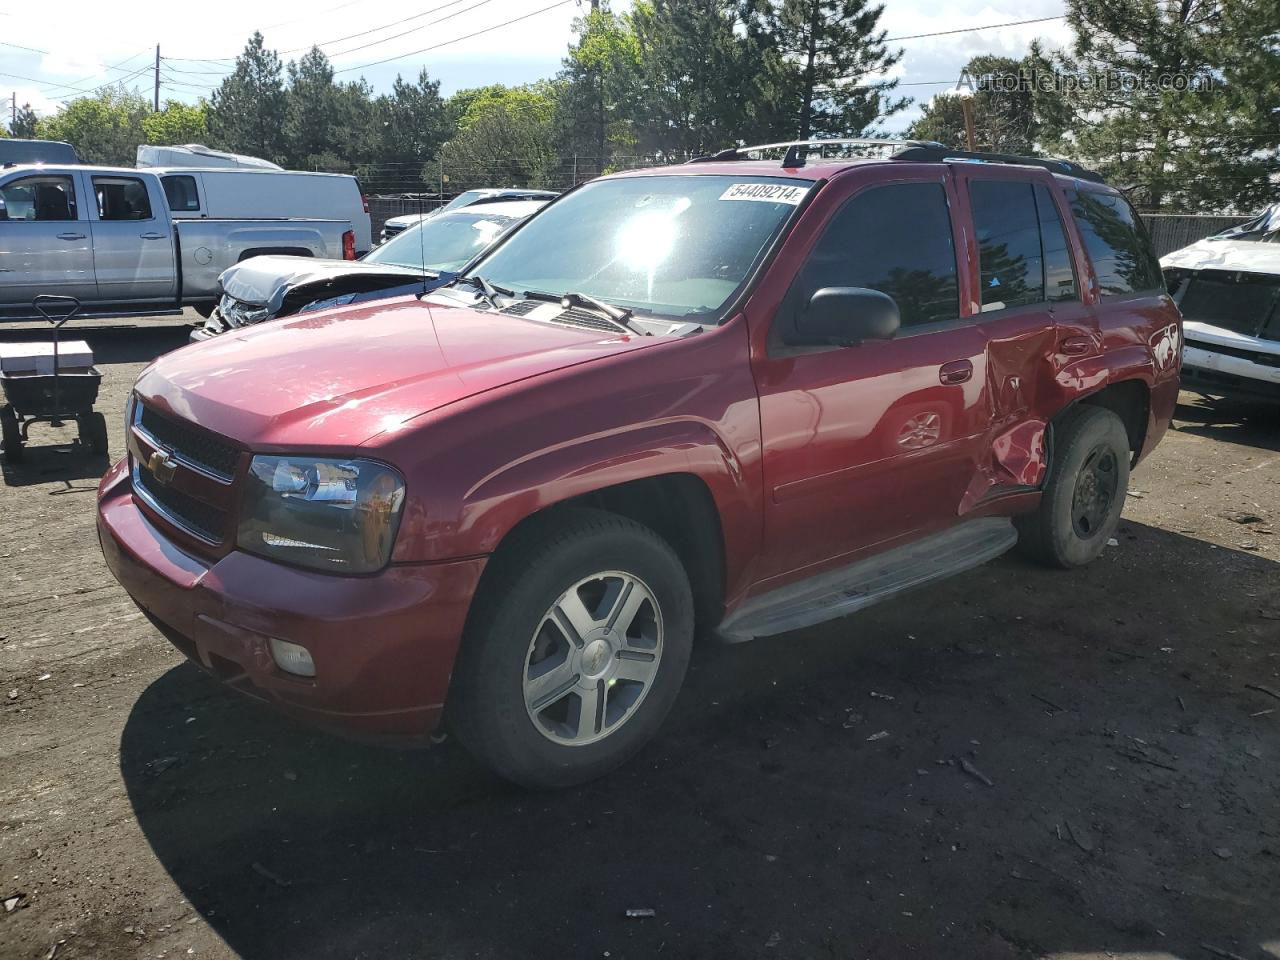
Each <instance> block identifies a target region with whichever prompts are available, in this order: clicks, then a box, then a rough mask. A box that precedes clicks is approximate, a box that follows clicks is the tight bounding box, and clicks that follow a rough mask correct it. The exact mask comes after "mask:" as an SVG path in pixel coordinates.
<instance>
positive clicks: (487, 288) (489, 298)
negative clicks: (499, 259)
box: [445, 273, 515, 310]
mask: <svg viewBox="0 0 1280 960" xmlns="http://www.w3.org/2000/svg"><path fill="white" fill-rule="evenodd" d="M463 284H466V285H467V286H470V287H475V288H476V291H477V292H478V293H479V294H480V298H481V299H482V300H484V302H485V303H487V304H488V305H489V306H490V307H492V308H493V309H494V310H497V309H499V307H498V302H497V301H496V300H495V299H494V297H496V296H498V294H501V295H502V296H504V297H514V296H515V292H514V291H512V290H508V289H507V288H506V287H497V286H494V285H493V284H492V283H490V282H489V281H488V280H486V279H485V278H484V277H482V276H480V274H478V273H473V274H471V275H470V276H467V277H454V278H453V279H452V280H450V281H449V282H448V283H447V284H445V286H449V287H454V286H461V285H463Z"/></svg>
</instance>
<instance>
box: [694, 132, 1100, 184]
mask: <svg viewBox="0 0 1280 960" xmlns="http://www.w3.org/2000/svg"><path fill="white" fill-rule="evenodd" d="M832 147H841V148H843V150H844V152H846V153H850V154H861V155H862V156H864V157H865V156H867V154H869V153H871V152H872V151H878V155H877V156H875V157H868V159H882V160H907V161H914V162H917V163H946V162H948V161H954V162H962V163H997V164H1017V165H1021V166H1031V167H1042V168H1044V169H1045V170H1049V171H1051V172H1053V173H1060V174H1063V175H1064V176H1068V177H1078V178H1080V179H1081V180H1091V181H1093V182H1095V183H1102V182H1104V181H1103V178H1102V175H1101V174H1100V173H1098V172H1096V171H1094V170H1089V169H1088V168H1086V167H1082V166H1080V164H1078V163H1075V162H1073V161H1071V160H1059V159H1057V158H1054V157H1020V156H1016V155H1014V154H1007V153H979V152H974V151H970V150H953V149H951V148H950V147H948V146H945V145H944V144H941V143H937V142H935V141H933V140H887V139H876V138H870V137H849V138H840V139H832V140H787V141H783V142H780V143H762V144H757V145H756V146H751V147H730V148H729V149H728V150H721V151H720V152H719V153H715V154H712V155H711V156H707V157H695V158H694V159H692V160H690V161H689V162H690V163H711V162H715V161H724V160H747V159H751V157H750V155H751V154H754V153H763V152H765V151H766V150H780V149H783V148H786V153H785V154H784V155H783V157H782V166H784V167H803V166H804V165H805V160H806V158H807V157H808V155H809V154H810V153H816V154H818V155H819V156H825V155H826V153H827V150H828V149H830V148H832Z"/></svg>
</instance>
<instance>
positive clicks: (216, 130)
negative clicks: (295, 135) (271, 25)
mask: <svg viewBox="0 0 1280 960" xmlns="http://www.w3.org/2000/svg"><path fill="white" fill-rule="evenodd" d="M287 104H288V100H287V97H286V94H285V88H284V81H283V79H282V68H281V66H280V58H279V57H278V56H277V55H276V52H275V51H274V50H268V49H266V47H265V46H263V42H262V34H260V33H254V35H253V36H252V37H250V38H249V42H248V43H247V44H245V48H244V53H242V54H240V56H238V57H237V58H236V68H235V71H234V72H233V73H232V74H231V75H230V76H228V77H226V78H224V79H223V81H222V84H221V85H220V86H219V87H218V89H217V90H215V91H214V93H213V100H212V103H211V104H210V110H209V132H210V133H211V134H212V136H213V139H214V141H215V142H216V143H217V144H218V145H219V146H222V147H226V148H228V149H231V150H238V151H241V152H244V153H249V154H252V155H254V156H257V157H262V158H263V159H266V160H275V161H279V160H282V159H284V157H285V153H286V150H285V137H284V125H285V117H286V114H287Z"/></svg>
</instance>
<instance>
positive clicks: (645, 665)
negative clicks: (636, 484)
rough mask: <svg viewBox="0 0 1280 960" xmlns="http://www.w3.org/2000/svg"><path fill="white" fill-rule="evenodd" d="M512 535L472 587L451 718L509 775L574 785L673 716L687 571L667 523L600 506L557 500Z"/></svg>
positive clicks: (689, 621) (687, 620)
mask: <svg viewBox="0 0 1280 960" xmlns="http://www.w3.org/2000/svg"><path fill="white" fill-rule="evenodd" d="M517 537H518V540H517V541H516V542H515V543H513V544H511V545H510V546H509V547H507V548H505V549H504V550H503V552H502V554H500V555H499V556H498V557H496V558H495V559H494V561H493V564H494V568H493V569H491V570H490V571H489V572H488V573H487V574H486V578H485V583H484V585H483V587H482V589H481V590H480V591H479V592H478V593H477V596H476V599H475V601H474V603H475V607H474V611H473V614H472V618H471V620H470V622H469V623H468V627H467V634H466V637H465V638H464V641H463V647H462V650H461V651H460V653H459V655H458V663H457V666H456V669H455V671H454V678H453V687H452V689H451V692H450V697H449V720H450V725H451V727H452V729H453V730H454V732H455V733H456V734H457V735H458V738H459V739H460V740H461V741H462V742H463V744H464V745H465V746H466V747H468V749H470V750H471V752H472V753H474V754H475V755H476V756H477V757H478V758H479V759H480V760H481V761H482V762H484V763H485V764H486V765H488V766H489V767H490V768H492V769H493V770H494V771H495V772H496V773H498V774H499V775H500V776H503V777H506V778H507V779H509V780H513V781H515V782H517V783H520V784H523V785H525V786H531V787H564V786H570V785H572V784H575V783H582V782H584V781H587V780H591V779H593V778H595V777H598V776H601V775H602V774H604V773H606V772H607V771H609V770H611V769H613V768H614V767H616V766H618V765H619V764H621V763H623V762H624V761H625V760H627V759H628V758H629V757H631V756H632V754H634V753H635V752H636V751H637V750H639V749H640V748H641V747H642V746H643V745H644V744H645V743H646V742H647V741H648V740H649V739H650V738H651V737H652V736H653V735H654V733H656V732H657V730H658V728H659V726H661V724H662V721H663V720H664V719H665V718H666V715H667V713H668V711H669V710H670V709H671V706H672V704H673V703H674V702H675V699H676V695H677V694H678V692H679V690H680V685H681V683H682V682H683V680H684V674H685V669H686V668H687V666H688V663H689V653H690V649H691V647H692V642H693V599H692V595H691V592H690V588H689V580H688V577H687V576H686V575H685V571H684V568H683V566H682V565H681V563H680V559H679V557H677V556H676V554H675V551H674V550H672V549H671V547H670V546H669V545H668V544H667V543H666V542H665V541H664V540H663V539H662V538H661V537H659V536H658V535H657V534H656V533H654V532H653V531H652V530H650V529H648V528H647V527H643V526H641V525H640V524H637V523H634V522H633V521H631V520H627V519H626V518H623V517H619V516H616V515H614V514H610V513H606V512H604V511H599V510H576V509H575V510H564V511H559V512H558V513H557V514H556V515H554V516H552V517H548V518H547V519H546V520H544V521H538V522H535V524H534V525H533V526H532V527H531V528H530V529H529V530H527V531H525V532H524V533H523V534H517Z"/></svg>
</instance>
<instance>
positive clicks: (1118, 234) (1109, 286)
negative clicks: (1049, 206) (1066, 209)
mask: <svg viewBox="0 0 1280 960" xmlns="http://www.w3.org/2000/svg"><path fill="white" fill-rule="evenodd" d="M1067 199H1068V200H1069V201H1070V203H1071V214H1072V217H1073V218H1074V219H1075V222H1076V227H1077V228H1078V229H1079V231H1080V236H1081V238H1082V239H1083V240H1084V245H1085V249H1086V250H1087V251H1088V253H1089V259H1090V260H1091V261H1092V262H1093V272H1094V273H1095V274H1096V275H1097V278H1098V293H1099V294H1100V295H1101V296H1104V297H1107V296H1118V295H1121V294H1126V293H1137V292H1145V291H1151V290H1163V289H1164V281H1163V279H1162V278H1161V275H1160V264H1159V262H1158V261H1157V260H1156V257H1155V252H1154V250H1153V249H1152V246H1151V240H1150V238H1149V237H1148V236H1147V231H1146V229H1145V228H1144V227H1143V226H1142V221H1141V220H1139V219H1138V215H1137V214H1136V213H1134V211H1133V207H1131V206H1130V205H1129V202H1128V201H1127V200H1125V199H1124V197H1121V196H1118V195H1116V194H1112V193H1100V192H1097V191H1093V190H1069V191H1068V192H1067Z"/></svg>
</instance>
